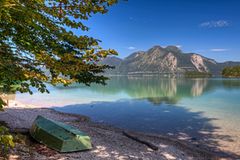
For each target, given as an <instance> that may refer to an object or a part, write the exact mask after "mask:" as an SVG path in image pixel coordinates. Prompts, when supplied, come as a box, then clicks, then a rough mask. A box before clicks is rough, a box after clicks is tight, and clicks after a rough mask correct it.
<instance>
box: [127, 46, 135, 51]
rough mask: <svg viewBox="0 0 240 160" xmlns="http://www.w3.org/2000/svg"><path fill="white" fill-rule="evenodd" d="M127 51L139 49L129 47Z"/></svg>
mask: <svg viewBox="0 0 240 160" xmlns="http://www.w3.org/2000/svg"><path fill="white" fill-rule="evenodd" d="M127 49H129V50H135V49H137V48H136V47H133V46H130V47H128V48H127Z"/></svg>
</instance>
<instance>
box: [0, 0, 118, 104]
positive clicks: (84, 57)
mask: <svg viewBox="0 0 240 160" xmlns="http://www.w3.org/2000/svg"><path fill="white" fill-rule="evenodd" d="M115 3H117V0H1V1H0V86H2V90H3V91H5V92H8V91H9V90H11V87H12V86H13V85H17V86H18V87H17V88H16V89H17V90H18V91H20V92H29V93H32V92H31V89H30V87H35V88H38V90H39V91H40V92H47V89H46V86H45V85H44V82H49V83H51V84H57V83H62V84H64V85H68V84H71V83H74V82H77V83H84V84H86V85H90V84H91V83H101V84H104V83H105V80H106V79H107V78H106V77H104V76H102V75H101V73H103V72H104V70H105V69H107V68H110V66H107V65H100V64H99V63H98V62H99V61H100V60H101V59H102V58H105V57H106V56H108V55H112V54H116V51H114V50H112V49H108V50H104V49H102V48H101V47H100V46H99V42H100V41H99V40H97V39H94V38H92V37H89V36H86V35H75V34H74V33H73V31H72V30H73V29H78V30H81V31H82V33H83V32H84V31H87V30H88V29H89V28H88V27H87V26H85V25H84V24H83V21H85V20H88V19H89V18H90V17H91V16H92V15H93V14H96V13H102V14H104V13H106V12H107V11H108V7H109V6H111V5H113V4H115ZM0 105H1V104H0Z"/></svg>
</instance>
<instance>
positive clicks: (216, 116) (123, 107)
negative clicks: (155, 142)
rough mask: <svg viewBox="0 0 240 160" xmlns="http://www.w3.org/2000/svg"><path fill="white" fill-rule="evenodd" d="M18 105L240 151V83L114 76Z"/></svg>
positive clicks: (19, 97)
mask: <svg viewBox="0 0 240 160" xmlns="http://www.w3.org/2000/svg"><path fill="white" fill-rule="evenodd" d="M49 90H50V92H51V93H50V94H40V93H35V94H34V95H32V96H26V94H17V96H16V98H17V100H19V101H21V102H23V103H27V104H34V105H38V106H41V107H54V108H55V109H56V110H58V111H62V112H67V113H75V114H76V113H77V114H83V115H87V116H89V117H91V118H92V119H93V120H94V121H97V122H104V123H107V124H111V125H114V126H117V127H120V128H126V129H130V130H134V131H141V132H151V133H161V134H165V135H169V136H174V137H177V138H179V139H183V140H192V141H195V140H201V141H207V143H208V144H209V145H211V146H212V147H214V146H221V145H222V146H225V148H224V147H223V148H224V149H226V148H227V149H229V147H226V146H231V147H232V148H231V150H234V152H240V151H239V150H240V149H239V147H240V146H239V144H240V125H239V124H240V80H239V79H222V78H211V79H201V78H198V79H184V78H160V77H113V78H111V80H110V81H109V82H108V85H106V86H99V85H93V86H91V87H86V86H81V85H75V86H71V87H68V88H64V87H61V86H58V87H51V86H49Z"/></svg>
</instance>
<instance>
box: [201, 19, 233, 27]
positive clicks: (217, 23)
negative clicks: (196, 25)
mask: <svg viewBox="0 0 240 160" xmlns="http://www.w3.org/2000/svg"><path fill="white" fill-rule="evenodd" d="M228 26H230V23H229V22H228V21H226V20H218V21H207V22H203V23H201V24H200V27H203V28H223V27H228Z"/></svg>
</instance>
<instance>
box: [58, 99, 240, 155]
mask: <svg viewBox="0 0 240 160" xmlns="http://www.w3.org/2000/svg"><path fill="white" fill-rule="evenodd" d="M147 103H149V102H148V101H147V100H145V101H144V100H134V101H131V102H130V101H124V100H121V101H116V102H94V103H90V104H76V105H68V106H64V107H55V109H56V110H57V111H60V112H64V113H74V114H82V115H86V116H89V117H91V118H92V120H93V121H95V122H100V123H104V124H108V125H113V126H115V127H118V128H123V129H127V130H130V131H137V132H141V133H147V134H148V133H150V134H160V135H164V136H167V137H170V138H173V139H178V140H180V141H183V142H187V143H191V144H193V145H194V146H195V147H201V148H205V149H207V150H209V151H211V152H214V153H216V154H217V155H220V156H223V157H232V156H233V157H239V155H237V154H239V153H235V152H234V151H233V152H231V148H227V150H228V151H226V150H225V151H223V150H222V149H221V147H223V146H221V145H220V143H219V142H220V141H221V142H226V143H232V144H233V145H234V146H236V144H235V143H237V142H234V140H233V139H232V137H231V135H223V134H218V133H217V130H218V129H220V127H218V126H214V125H213V124H212V123H211V121H213V120H216V119H214V118H207V117H204V116H203V112H191V111H189V110H188V109H186V108H183V107H179V106H174V105H173V104H161V105H159V106H158V107H156V106H151V107H150V106H149V105H147ZM149 115H151V116H149ZM237 145H239V144H237ZM238 148H239V147H238Z"/></svg>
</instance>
